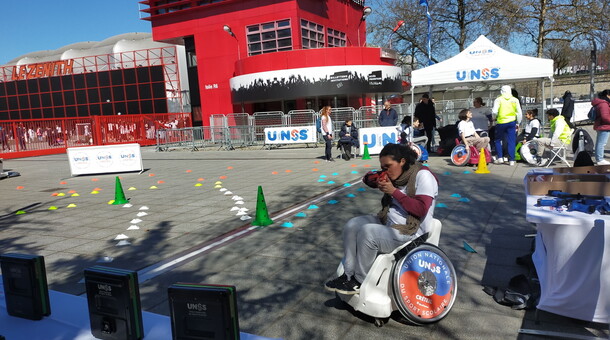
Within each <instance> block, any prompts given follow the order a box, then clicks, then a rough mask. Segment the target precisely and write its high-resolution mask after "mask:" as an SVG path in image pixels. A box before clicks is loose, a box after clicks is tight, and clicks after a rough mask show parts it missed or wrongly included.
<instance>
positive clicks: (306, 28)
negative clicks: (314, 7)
mask: <svg viewBox="0 0 610 340" xmlns="http://www.w3.org/2000/svg"><path fill="white" fill-rule="evenodd" d="M301 37H302V38H301V39H302V42H303V48H304V49H305V48H321V47H324V27H323V26H322V25H318V24H316V23H315V22H311V21H307V20H303V19H301Z"/></svg>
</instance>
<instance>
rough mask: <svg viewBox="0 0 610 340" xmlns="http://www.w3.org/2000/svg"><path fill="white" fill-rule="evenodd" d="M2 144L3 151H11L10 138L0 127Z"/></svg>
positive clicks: (0, 141)
mask: <svg viewBox="0 0 610 340" xmlns="http://www.w3.org/2000/svg"><path fill="white" fill-rule="evenodd" d="M0 144H2V151H4V150H8V151H11V147H10V146H9V145H8V137H7V136H6V131H5V130H4V129H3V128H2V126H0Z"/></svg>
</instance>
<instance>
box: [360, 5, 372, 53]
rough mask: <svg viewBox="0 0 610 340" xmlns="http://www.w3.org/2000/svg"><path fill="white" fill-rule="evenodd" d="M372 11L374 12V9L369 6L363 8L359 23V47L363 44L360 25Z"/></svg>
mask: <svg viewBox="0 0 610 340" xmlns="http://www.w3.org/2000/svg"><path fill="white" fill-rule="evenodd" d="M371 12H373V9H372V8H370V7H368V6H367V7H364V8H363V9H362V17H361V18H360V22H359V23H358V47H360V46H362V45H361V44H360V25H362V22H363V21H365V20H366V17H368V16H369V14H371Z"/></svg>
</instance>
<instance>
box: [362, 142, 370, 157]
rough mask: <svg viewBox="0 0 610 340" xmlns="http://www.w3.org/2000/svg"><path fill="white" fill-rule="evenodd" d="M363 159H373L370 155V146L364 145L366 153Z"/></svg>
mask: <svg viewBox="0 0 610 340" xmlns="http://www.w3.org/2000/svg"><path fill="white" fill-rule="evenodd" d="M361 159H364V160H366V159H371V155H369V146H368V144H364V153H363V154H362V158H361Z"/></svg>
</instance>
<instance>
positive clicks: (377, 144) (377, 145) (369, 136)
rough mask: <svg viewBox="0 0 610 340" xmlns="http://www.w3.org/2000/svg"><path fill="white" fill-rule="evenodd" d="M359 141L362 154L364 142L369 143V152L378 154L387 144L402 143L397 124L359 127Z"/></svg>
mask: <svg viewBox="0 0 610 340" xmlns="http://www.w3.org/2000/svg"><path fill="white" fill-rule="evenodd" d="M358 141H359V142H360V154H362V153H363V152H364V144H365V143H367V145H368V149H369V154H370V155H377V154H379V152H381V149H383V147H384V146H386V144H390V143H400V132H398V130H397V129H396V126H383V127H374V128H361V129H358Z"/></svg>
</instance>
